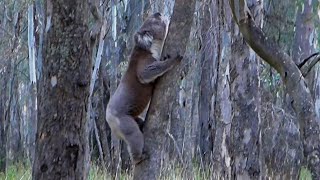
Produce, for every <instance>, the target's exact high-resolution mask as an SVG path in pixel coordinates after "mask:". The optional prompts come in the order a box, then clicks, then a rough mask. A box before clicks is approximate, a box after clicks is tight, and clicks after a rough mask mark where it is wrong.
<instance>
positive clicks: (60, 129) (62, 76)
mask: <svg viewBox="0 0 320 180" xmlns="http://www.w3.org/2000/svg"><path fill="white" fill-rule="evenodd" d="M46 3H47V9H46V15H47V17H50V16H51V24H49V26H50V27H46V30H47V36H46V40H45V43H44V45H45V46H44V48H45V49H44V60H43V64H42V72H43V76H42V78H41V79H40V81H39V83H40V86H39V92H38V108H39V109H38V128H37V136H36V152H35V154H36V156H35V161H34V164H33V172H32V177H33V179H48V180H50V179H87V175H88V163H89V152H88V150H89V147H88V124H87V111H88V97H89V86H90V76H91V67H92V62H91V51H90V42H89V40H90V37H89V29H88V25H87V23H88V21H87V20H88V13H89V10H88V3H87V2H86V1H75V0H70V1H64V0H58V1H46ZM48 19H49V18H48ZM48 19H47V20H48ZM47 25H48V23H47Z"/></svg>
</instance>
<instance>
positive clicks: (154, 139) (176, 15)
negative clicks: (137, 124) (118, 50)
mask: <svg viewBox="0 0 320 180" xmlns="http://www.w3.org/2000/svg"><path fill="white" fill-rule="evenodd" d="M194 8H195V0H192V1H190V0H188V1H186V0H177V1H175V5H174V9H173V15H172V17H171V23H170V27H169V34H168V36H167V39H166V42H165V46H164V52H163V54H170V55H172V56H174V55H175V54H176V53H177V52H179V53H180V54H182V55H183V54H185V49H186V45H187V43H188V40H189V35H190V30H191V25H192V20H193V18H192V17H193V12H194ZM187 64H188V62H187V61H185V62H182V63H181V64H180V65H179V68H177V67H174V70H172V71H170V72H168V73H167V74H166V75H164V76H163V77H162V78H161V79H159V81H158V82H157V83H158V84H157V86H156V87H155V90H154V95H153V97H152V100H151V103H150V107H149V110H148V114H147V119H146V124H145V129H144V136H145V149H146V151H147V152H148V153H149V155H150V158H149V159H148V160H145V161H143V162H142V163H140V164H138V165H137V166H136V167H135V169H134V177H133V179H139V180H143V179H146V180H149V179H157V178H158V177H159V175H160V169H161V166H162V164H163V162H162V150H163V148H162V147H163V146H164V144H165V141H164V140H165V138H166V136H167V133H166V131H167V129H168V122H169V119H170V118H172V117H171V114H172V113H173V112H172V110H173V109H174V108H175V107H173V104H174V103H175V102H176V101H177V99H176V98H175V97H177V95H176V94H177V91H178V88H179V86H178V85H179V84H178V83H177V81H178V80H179V77H180V75H181V73H182V71H183V66H184V65H187ZM175 68H177V69H175ZM177 104H178V103H177ZM171 121H179V119H175V118H173V119H171Z"/></svg>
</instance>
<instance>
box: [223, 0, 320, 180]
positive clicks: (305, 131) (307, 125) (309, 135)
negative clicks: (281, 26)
mask: <svg viewBox="0 0 320 180" xmlns="http://www.w3.org/2000/svg"><path fill="white" fill-rule="evenodd" d="M229 2H230V6H231V9H232V13H233V16H234V19H235V20H236V19H239V22H237V24H238V26H239V29H240V32H241V34H242V36H243V38H244V39H245V41H246V42H247V43H248V45H249V46H250V47H251V48H252V49H253V50H254V51H255V52H256V53H257V54H258V55H259V56H260V57H261V58H262V59H263V60H264V61H266V62H267V63H268V64H269V65H270V66H272V67H273V68H275V69H276V70H277V71H278V73H280V75H281V77H282V79H283V82H284V84H285V86H286V88H287V92H288V93H289V94H290V96H291V97H292V99H293V101H292V105H293V108H294V110H295V112H296V114H297V116H298V119H299V127H300V135H301V139H302V140H303V142H304V143H303V145H304V146H303V148H304V155H305V157H306V160H307V164H308V168H310V170H311V172H312V176H313V178H314V179H319V178H320V172H319V169H320V163H319V155H320V142H319V134H320V127H319V126H320V125H319V123H318V122H319V121H318V119H317V116H316V114H315V107H314V102H313V99H312V96H311V94H310V90H309V89H308V87H307V86H306V83H305V80H304V77H303V76H302V73H301V71H300V69H299V68H298V66H297V65H296V64H295V63H294V61H293V59H292V58H291V57H289V55H288V54H286V53H285V52H284V51H282V50H281V48H280V47H279V45H278V44H276V43H273V42H271V41H270V40H269V39H268V38H267V37H265V35H264V34H263V32H262V30H261V29H260V28H258V27H257V26H256V25H255V23H254V21H253V19H252V17H251V15H250V14H248V13H247V11H246V9H248V8H247V7H239V8H238V9H236V4H235V1H234V0H229ZM236 2H237V3H238V5H240V6H246V3H244V2H245V0H240V2H239V1H236ZM241 9H242V10H241ZM243 9H244V10H243ZM237 13H238V14H237ZM239 17H240V18H239ZM310 67H312V65H310ZM306 69H307V70H308V67H307V66H306ZM307 70H306V71H307Z"/></svg>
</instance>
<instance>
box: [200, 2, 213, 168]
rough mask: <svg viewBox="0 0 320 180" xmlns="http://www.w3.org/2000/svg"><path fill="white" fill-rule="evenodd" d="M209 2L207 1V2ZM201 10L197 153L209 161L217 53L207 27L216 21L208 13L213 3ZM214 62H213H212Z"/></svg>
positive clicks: (211, 30) (211, 145)
mask: <svg viewBox="0 0 320 180" xmlns="http://www.w3.org/2000/svg"><path fill="white" fill-rule="evenodd" d="M208 3H209V2H208ZM202 8H203V10H202V11H201V12H202V13H201V16H202V19H203V20H202V22H201V26H202V27H201V39H202V40H201V41H202V45H201V47H202V49H201V50H202V51H201V57H200V60H201V67H202V68H201V78H200V98H199V121H200V122H199V129H198V133H199V134H198V138H199V140H198V144H199V150H200V152H199V155H200V156H201V158H202V159H203V162H204V163H210V159H211V155H212V150H213V138H214V137H212V135H213V133H212V131H213V116H211V115H210V112H212V109H213V108H214V107H212V106H211V99H210V98H209V97H212V96H213V92H214V88H213V86H214V85H213V84H214V82H216V77H217V76H216V75H217V72H216V71H214V72H213V69H215V70H216V68H215V67H216V66H217V61H215V60H214V59H216V57H217V53H214V44H215V43H214V42H215V41H214V33H213V29H209V28H210V26H213V24H211V22H216V21H214V20H213V19H211V18H212V15H211V14H210V9H212V8H213V3H212V2H210V4H209V5H205V4H203V5H202ZM213 58H214V59H213ZM212 62H214V63H212Z"/></svg>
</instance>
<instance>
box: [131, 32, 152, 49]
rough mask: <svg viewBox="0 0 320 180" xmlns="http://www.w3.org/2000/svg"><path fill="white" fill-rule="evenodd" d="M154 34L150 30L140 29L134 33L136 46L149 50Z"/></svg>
mask: <svg viewBox="0 0 320 180" xmlns="http://www.w3.org/2000/svg"><path fill="white" fill-rule="evenodd" d="M152 40H153V36H152V35H151V33H150V32H148V31H139V32H137V33H136V34H135V35H134V42H135V43H136V46H138V47H140V48H142V49H145V50H149V49H150V48H151V45H152Z"/></svg>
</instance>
